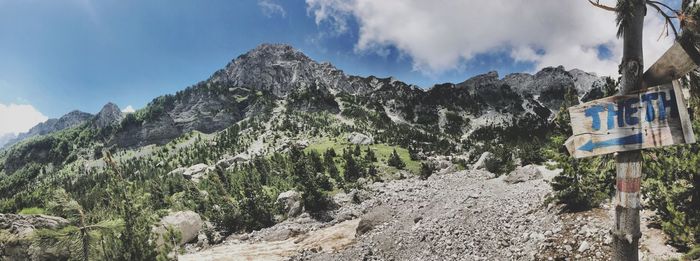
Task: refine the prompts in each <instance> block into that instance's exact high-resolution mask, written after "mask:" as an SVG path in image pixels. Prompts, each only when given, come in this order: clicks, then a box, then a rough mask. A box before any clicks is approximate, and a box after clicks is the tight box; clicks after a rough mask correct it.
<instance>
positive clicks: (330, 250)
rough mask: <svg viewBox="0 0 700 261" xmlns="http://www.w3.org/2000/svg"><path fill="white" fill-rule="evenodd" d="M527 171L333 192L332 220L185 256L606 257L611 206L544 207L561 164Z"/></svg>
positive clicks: (651, 241) (660, 248)
mask: <svg viewBox="0 0 700 261" xmlns="http://www.w3.org/2000/svg"><path fill="white" fill-rule="evenodd" d="M535 168H536V169H535ZM523 169H525V170H526V171H524V173H526V174H527V175H526V176H525V177H522V176H519V177H515V178H514V177H510V178H509V177H508V176H503V177H499V178H494V177H493V174H491V173H489V172H486V171H481V170H469V171H457V172H450V173H438V174H435V175H433V176H431V177H430V178H428V179H427V180H420V179H417V178H408V179H403V180H394V181H389V182H386V183H380V182H376V183H373V184H369V185H366V188H365V189H364V190H360V191H352V192H351V193H349V195H348V194H345V193H340V194H339V195H336V196H335V197H334V200H335V201H336V203H338V204H339V205H341V207H340V208H339V209H337V210H335V211H333V212H332V213H329V216H330V217H329V218H328V219H329V220H330V221H328V222H322V221H318V220H316V219H312V218H311V217H310V216H309V215H308V214H306V213H304V214H302V215H300V216H299V217H296V218H292V219H289V220H286V221H284V222H281V223H279V224H277V225H275V226H273V227H270V228H266V229H263V230H260V231H255V232H252V233H249V234H240V235H233V236H230V237H229V238H227V240H226V241H225V242H223V243H222V244H220V245H216V246H212V247H210V248H208V249H200V250H190V253H187V254H185V255H182V256H180V257H179V260H582V259H583V260H608V259H609V257H608V253H609V244H610V240H611V239H610V238H609V237H610V236H609V233H608V230H609V227H610V226H611V219H610V215H612V213H611V212H610V211H609V208H610V207H609V206H607V208H606V207H605V206H604V207H603V208H600V209H594V210H591V211H587V212H578V213H562V212H561V207H560V206H555V205H554V204H545V199H546V198H547V197H548V196H549V195H550V193H551V187H550V185H549V184H548V182H549V180H551V178H552V177H553V176H554V175H556V171H549V170H547V169H545V168H544V167H542V166H536V167H535V166H528V167H525V168H523ZM516 172H518V171H517V170H516ZM533 172H538V173H535V174H536V175H530V174H531V173H533ZM511 175H513V174H511ZM516 175H517V173H516ZM506 181H507V182H506ZM643 223H644V226H646V218H643ZM643 232H644V233H645V237H644V238H643V239H642V243H641V247H640V249H641V250H640V251H641V256H642V257H643V258H644V259H647V260H656V259H661V258H669V257H676V256H678V254H677V253H675V252H674V251H673V249H672V248H670V247H668V246H665V245H663V242H664V240H663V234H662V233H660V231H658V230H655V229H652V228H646V227H644V228H643Z"/></svg>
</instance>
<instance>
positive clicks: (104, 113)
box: [95, 102, 124, 128]
mask: <svg viewBox="0 0 700 261" xmlns="http://www.w3.org/2000/svg"><path fill="white" fill-rule="evenodd" d="M123 118H124V115H123V114H122V111H121V110H120V109H119V106H117V105H116V104H114V103H111V102H109V103H107V104H105V106H103V107H102V110H100V112H99V113H97V115H96V116H95V126H96V127H97V128H104V127H107V126H111V125H114V124H115V123H119V122H120V121H121V120H122V119H123Z"/></svg>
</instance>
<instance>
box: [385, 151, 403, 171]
mask: <svg viewBox="0 0 700 261" xmlns="http://www.w3.org/2000/svg"><path fill="white" fill-rule="evenodd" d="M387 165H389V166H392V167H394V168H397V169H403V168H405V167H406V163H404V162H403V160H401V157H400V156H399V153H397V152H396V149H394V152H393V153H391V155H389V160H388V161H387Z"/></svg>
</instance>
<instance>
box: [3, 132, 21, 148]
mask: <svg viewBox="0 0 700 261" xmlns="http://www.w3.org/2000/svg"><path fill="white" fill-rule="evenodd" d="M15 138H17V135H15V134H14V133H6V134H4V135H0V148H2V147H3V146H5V144H7V143H8V142H9V141H11V140H14V139H15Z"/></svg>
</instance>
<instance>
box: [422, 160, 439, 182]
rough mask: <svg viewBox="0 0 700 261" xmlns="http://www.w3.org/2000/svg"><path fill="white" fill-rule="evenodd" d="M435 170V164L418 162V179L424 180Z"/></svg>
mask: <svg viewBox="0 0 700 261" xmlns="http://www.w3.org/2000/svg"><path fill="white" fill-rule="evenodd" d="M433 172H435V164H433V163H430V162H423V163H421V164H420V179H422V180H426V179H428V178H429V177H430V176H431V175H433Z"/></svg>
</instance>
